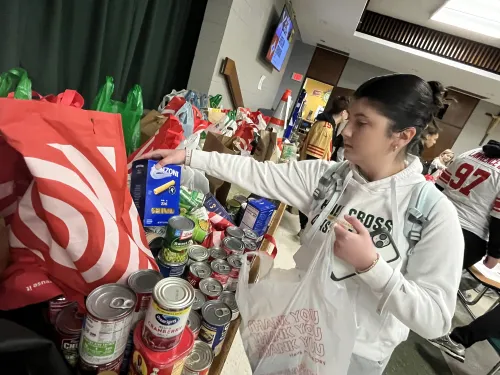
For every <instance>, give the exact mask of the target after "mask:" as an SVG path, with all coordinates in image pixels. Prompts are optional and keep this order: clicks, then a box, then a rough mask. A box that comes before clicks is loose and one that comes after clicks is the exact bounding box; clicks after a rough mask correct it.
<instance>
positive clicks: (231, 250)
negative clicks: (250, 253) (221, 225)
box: [222, 237, 245, 255]
mask: <svg viewBox="0 0 500 375" xmlns="http://www.w3.org/2000/svg"><path fill="white" fill-rule="evenodd" d="M222 248H223V249H224V251H225V252H226V253H227V254H228V255H231V254H236V255H241V254H243V252H244V251H245V245H244V244H243V241H242V240H239V239H237V238H234V237H225V238H224V239H223V240H222Z"/></svg>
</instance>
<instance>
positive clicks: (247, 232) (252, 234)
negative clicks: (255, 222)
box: [243, 228, 259, 241]
mask: <svg viewBox="0 0 500 375" xmlns="http://www.w3.org/2000/svg"><path fill="white" fill-rule="evenodd" d="M243 233H245V237H246V238H248V239H250V240H254V241H256V240H257V238H259V236H257V233H256V232H255V231H254V230H252V229H248V228H244V229H243Z"/></svg>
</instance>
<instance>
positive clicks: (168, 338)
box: [143, 300, 191, 349]
mask: <svg viewBox="0 0 500 375" xmlns="http://www.w3.org/2000/svg"><path fill="white" fill-rule="evenodd" d="M190 311H191V306H189V307H187V308H185V309H182V310H177V311H175V310H166V309H164V308H162V307H160V306H159V305H158V303H157V302H156V301H154V300H153V301H151V306H150V307H149V309H148V311H147V313H146V319H145V320H144V331H143V338H144V341H145V342H146V343H147V344H148V346H149V347H150V348H155V349H156V348H158V349H163V348H170V347H173V346H174V345H173V344H172V343H174V344H175V343H176V341H178V340H177V338H178V339H180V336H181V335H182V331H184V328H185V327H186V324H187V321H188V317H189V313H190Z"/></svg>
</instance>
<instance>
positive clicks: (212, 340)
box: [199, 301, 232, 356]
mask: <svg viewBox="0 0 500 375" xmlns="http://www.w3.org/2000/svg"><path fill="white" fill-rule="evenodd" d="M201 315H202V317H203V320H202V322H201V329H200V335H199V339H200V340H201V341H204V342H206V343H207V344H209V345H210V346H211V347H212V350H213V352H214V355H215V356H217V355H218V354H219V353H220V351H221V348H222V343H223V342H224V339H225V338H226V332H227V328H228V327H229V323H230V322H231V316H232V312H231V309H230V308H229V307H228V306H227V305H226V304H225V303H224V302H221V301H209V302H207V303H206V304H205V306H203V308H202V309H201Z"/></svg>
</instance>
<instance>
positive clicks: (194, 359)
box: [182, 341, 214, 375]
mask: <svg viewBox="0 0 500 375" xmlns="http://www.w3.org/2000/svg"><path fill="white" fill-rule="evenodd" d="M213 360H214V353H213V352H212V348H211V347H210V345H208V344H207V343H206V342H203V341H196V342H195V343H194V347H193V350H192V351H191V353H189V355H188V357H187V359H186V363H185V364H184V371H183V372H182V375H208V372H209V371H210V366H211V365H212V362H213Z"/></svg>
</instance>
